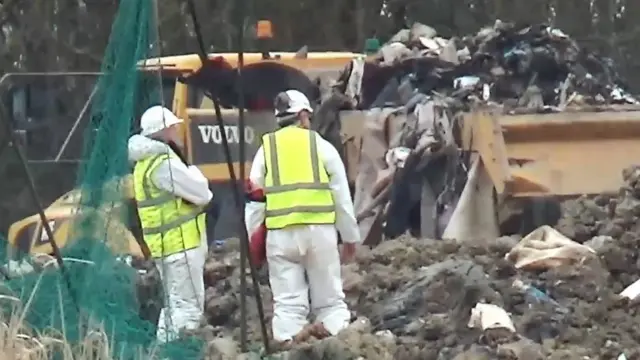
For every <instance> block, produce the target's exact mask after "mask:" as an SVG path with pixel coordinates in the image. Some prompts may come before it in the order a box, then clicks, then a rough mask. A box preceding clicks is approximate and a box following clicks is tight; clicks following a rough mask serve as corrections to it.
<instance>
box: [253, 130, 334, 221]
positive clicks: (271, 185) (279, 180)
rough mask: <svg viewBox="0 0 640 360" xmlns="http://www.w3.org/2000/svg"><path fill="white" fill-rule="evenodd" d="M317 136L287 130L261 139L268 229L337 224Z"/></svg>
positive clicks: (305, 132)
mask: <svg viewBox="0 0 640 360" xmlns="http://www.w3.org/2000/svg"><path fill="white" fill-rule="evenodd" d="M316 136H318V135H317V133H316V132H314V131H311V130H306V129H302V128H300V127H297V126H288V127H285V128H283V129H280V130H278V131H276V132H273V133H269V134H266V135H264V136H263V137H262V147H263V150H264V156H265V164H266V177H265V188H264V190H265V196H266V221H265V225H266V227H267V229H282V228H285V227H287V226H291V225H303V224H334V223H335V221H336V212H335V204H334V201H333V196H332V193H331V188H330V187H329V176H328V175H327V172H326V170H325V168H324V165H323V164H322V161H321V159H320V156H319V154H318V146H317V141H316V140H317V138H316Z"/></svg>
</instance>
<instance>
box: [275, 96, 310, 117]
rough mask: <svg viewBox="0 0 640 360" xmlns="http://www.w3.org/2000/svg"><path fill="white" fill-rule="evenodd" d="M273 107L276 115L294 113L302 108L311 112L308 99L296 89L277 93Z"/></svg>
mask: <svg viewBox="0 0 640 360" xmlns="http://www.w3.org/2000/svg"><path fill="white" fill-rule="evenodd" d="M274 107H275V113H276V116H282V115H294V114H297V113H299V112H300V111H302V110H307V111H308V112H310V113H312V112H313V109H312V108H311V103H310V102H309V99H307V97H306V96H305V94H303V93H301V92H300V91H298V90H287V91H285V92H281V93H280V94H278V96H276V99H275V106H274Z"/></svg>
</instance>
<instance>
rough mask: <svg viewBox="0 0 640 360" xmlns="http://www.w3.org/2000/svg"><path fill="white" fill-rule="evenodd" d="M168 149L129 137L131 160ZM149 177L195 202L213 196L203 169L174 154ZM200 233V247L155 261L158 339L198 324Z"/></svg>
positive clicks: (202, 255)
mask: <svg viewBox="0 0 640 360" xmlns="http://www.w3.org/2000/svg"><path fill="white" fill-rule="evenodd" d="M170 151H171V149H170V148H169V146H168V145H166V144H164V143H162V142H160V141H157V140H153V139H150V138H148V137H145V136H142V135H133V136H132V137H131V138H129V161H131V162H136V161H139V160H142V159H145V158H147V157H150V156H154V155H157V154H166V153H168V152H170ZM151 181H153V183H154V184H155V185H156V186H157V187H159V188H161V189H163V190H166V191H168V192H170V193H172V194H175V195H176V196H179V197H181V198H183V199H185V200H187V201H189V202H191V203H192V204H194V205H199V206H204V205H206V204H208V203H209V201H210V200H211V198H212V197H213V194H212V193H211V190H209V184H208V181H207V179H206V178H205V176H204V175H203V174H202V172H200V170H199V169H198V168H197V167H195V166H186V165H185V164H184V163H183V162H182V161H180V160H179V159H176V158H172V159H168V160H165V161H164V162H162V163H161V164H160V165H158V167H157V169H156V170H155V171H154V172H153V173H152V174H151ZM200 237H201V238H200V241H201V245H200V247H197V248H195V249H191V250H187V251H185V252H181V253H178V254H173V255H169V256H167V257H165V258H162V259H158V260H157V261H156V267H157V268H158V271H159V272H160V276H161V278H162V284H163V286H164V291H165V306H164V308H163V309H162V311H161V312H160V319H159V321H158V332H157V338H158V341H159V342H166V341H171V340H174V339H175V338H176V337H177V335H178V332H179V330H180V329H196V328H197V327H198V326H199V324H200V318H201V316H202V313H203V310H204V291H205V289H204V280H203V269H204V262H205V260H206V256H207V252H208V245H207V235H206V229H201V230H200Z"/></svg>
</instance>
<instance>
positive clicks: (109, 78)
mask: <svg viewBox="0 0 640 360" xmlns="http://www.w3.org/2000/svg"><path fill="white" fill-rule="evenodd" d="M155 18H156V17H155V16H154V4H153V0H123V1H121V2H120V9H119V11H118V14H117V16H116V19H115V21H114V25H113V28H112V34H111V38H110V42H109V45H108V47H107V49H106V52H105V58H104V62H103V65H102V71H103V75H102V76H101V77H100V79H99V82H98V85H97V86H98V90H97V93H96V96H95V98H94V102H93V104H92V113H91V121H90V124H89V126H88V129H87V132H86V139H87V141H86V146H85V153H84V154H85V155H84V163H83V167H82V169H81V171H80V175H79V178H78V189H80V190H79V191H81V196H82V197H81V204H82V205H81V211H80V214H81V216H80V220H78V221H76V222H75V223H73V226H72V237H71V238H72V239H73V243H72V244H71V245H68V246H66V247H64V249H63V251H62V252H63V256H64V257H65V258H66V260H65V262H64V270H63V269H56V267H55V266H53V265H52V263H51V262H49V265H48V266H47V268H46V269H45V270H41V269H40V270H38V269H37V270H36V271H34V272H31V273H28V274H23V275H18V276H12V278H11V279H10V280H7V281H6V282H5V284H6V287H7V289H5V290H3V292H5V293H7V294H11V295H12V296H16V297H18V298H19V299H20V300H21V301H20V304H21V305H20V306H19V309H16V308H15V306H13V305H7V306H5V307H4V309H5V310H6V311H5V314H4V315H5V318H6V319H8V318H9V317H11V312H13V314H14V315H15V314H20V315H22V316H23V317H24V321H23V324H24V326H25V328H28V329H30V331H33V332H36V333H38V334H41V335H42V334H47V336H52V337H54V338H64V339H65V340H66V342H67V343H69V344H71V345H72V346H74V347H80V346H81V345H82V344H86V343H87V341H88V340H87V339H89V340H92V341H94V342H95V341H98V340H100V339H101V340H100V341H106V342H108V344H109V347H108V353H109V354H108V357H107V358H114V359H148V358H150V357H149V355H148V354H149V352H153V353H155V354H159V356H161V357H162V358H171V359H195V358H199V357H200V356H199V353H200V350H201V348H202V346H201V344H200V343H199V342H197V341H195V340H194V339H187V340H184V341H180V342H176V343H172V344H169V345H165V346H164V347H163V348H162V349H157V348H155V347H154V345H155V327H156V324H153V323H152V321H147V320H143V319H141V317H140V311H139V310H140V303H139V301H138V298H137V289H136V279H137V276H138V274H137V270H136V269H134V268H133V267H131V266H130V265H128V264H127V263H126V262H124V261H121V259H120V258H119V256H118V255H119V254H118V253H116V252H114V251H113V249H114V248H117V249H126V246H127V241H128V240H129V239H131V234H130V233H129V231H128V230H127V227H126V222H127V220H126V219H128V214H127V207H126V206H125V204H126V202H125V201H124V196H123V195H124V193H125V191H124V186H123V185H124V181H123V179H124V176H125V175H127V174H128V173H130V171H131V169H130V164H129V163H128V160H127V140H128V138H129V136H130V133H131V130H132V128H134V127H135V124H134V119H135V118H136V117H137V116H138V115H139V112H140V110H141V109H144V108H146V107H147V106H149V105H152V104H157V103H160V101H161V100H160V95H161V91H160V89H161V87H160V86H161V82H160V77H159V76H158V74H151V75H152V76H149V74H145V75H143V74H141V73H140V72H139V71H137V70H136V69H137V63H138V61H140V60H142V59H145V58H148V57H151V56H156V55H158V54H152V53H151V51H152V50H153V49H154V48H157V44H156V37H155V35H154V34H157V29H156V27H155V26H156V24H155V20H154V19H155ZM107 243H108V244H109V245H108V246H107ZM74 259H75V260H74ZM31 262H32V263H33V261H31ZM41 265H42V264H41ZM36 267H37V266H36ZM40 267H42V266H40ZM7 301H8V300H7ZM49 348H50V347H47V349H49ZM53 348H55V347H51V349H53ZM48 351H49V350H48ZM50 351H51V352H52V353H51V354H50V357H52V358H53V357H64V356H63V355H64V354H63V353H64V352H63V351H61V350H57V351H55V350H50ZM92 351H93V352H94V353H95V352H96V351H95V350H92ZM76 358H77V357H76ZM81 358H105V357H104V354H102V355H100V356H98V355H96V354H93V355H92V356H87V357H81Z"/></svg>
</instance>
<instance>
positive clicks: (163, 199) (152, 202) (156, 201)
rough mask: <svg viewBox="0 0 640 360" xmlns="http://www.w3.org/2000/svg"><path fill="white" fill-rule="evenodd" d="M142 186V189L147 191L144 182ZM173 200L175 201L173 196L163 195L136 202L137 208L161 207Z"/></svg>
mask: <svg viewBox="0 0 640 360" xmlns="http://www.w3.org/2000/svg"><path fill="white" fill-rule="evenodd" d="M142 186H143V187H144V189H145V190H147V184H146V181H145V182H144V183H143V184H142ZM145 192H146V191H145ZM173 200H175V196H173V195H171V194H165V195H160V196H158V197H156V198H153V199H147V200H142V201H138V207H139V208H146V207H152V206H157V205H162V204H164V203H167V202H169V201H173Z"/></svg>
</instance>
